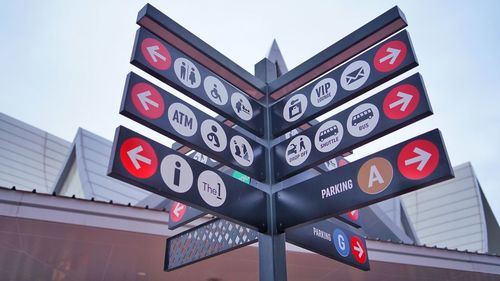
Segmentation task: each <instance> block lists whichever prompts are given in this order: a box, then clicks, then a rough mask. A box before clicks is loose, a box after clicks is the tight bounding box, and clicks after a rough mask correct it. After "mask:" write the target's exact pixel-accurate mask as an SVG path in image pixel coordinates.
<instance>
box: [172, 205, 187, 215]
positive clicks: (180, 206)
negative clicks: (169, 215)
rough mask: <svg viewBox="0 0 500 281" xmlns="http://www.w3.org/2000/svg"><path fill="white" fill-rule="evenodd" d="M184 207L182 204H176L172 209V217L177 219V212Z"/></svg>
mask: <svg viewBox="0 0 500 281" xmlns="http://www.w3.org/2000/svg"><path fill="white" fill-rule="evenodd" d="M185 207H186V206H184V205H183V204H181V203H177V204H176V205H175V207H174V215H175V216H176V217H179V215H180V214H179V212H180V211H182V210H183V209H184V208H185Z"/></svg>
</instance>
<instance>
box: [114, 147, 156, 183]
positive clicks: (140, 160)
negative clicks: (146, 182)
mask: <svg viewBox="0 0 500 281" xmlns="http://www.w3.org/2000/svg"><path fill="white" fill-rule="evenodd" d="M120 159H121V162H122V164H123V167H124V168H125V169H126V170H127V171H128V172H129V173H130V174H132V175H133V176H135V177H138V178H141V179H144V178H149V177H151V176H152V175H154V173H155V172H156V168H157V166H158V159H157V157H156V153H155V151H154V149H153V147H151V145H150V144H149V143H148V142H146V141H145V140H142V139H140V138H130V139H127V140H126V141H124V142H123V144H122V145H121V147H120Z"/></svg>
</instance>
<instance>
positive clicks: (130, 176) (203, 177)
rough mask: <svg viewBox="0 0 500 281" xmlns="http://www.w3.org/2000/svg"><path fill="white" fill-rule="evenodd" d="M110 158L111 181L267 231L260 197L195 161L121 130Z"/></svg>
mask: <svg viewBox="0 0 500 281" xmlns="http://www.w3.org/2000/svg"><path fill="white" fill-rule="evenodd" d="M112 155H113V156H112V159H111V162H110V166H109V171H108V174H109V175H110V176H111V177H114V178H116V179H119V180H122V181H124V182H127V183H129V184H132V185H135V186H137V187H140V188H142V189H145V190H147V191H151V192H154V193H156V194H158V195H161V196H165V197H167V198H169V199H172V200H176V201H179V202H182V203H186V204H188V205H191V206H193V207H196V208H197V209H201V210H204V211H206V212H209V213H213V214H217V215H218V216H220V217H224V218H227V219H228V220H235V221H238V222H239V223H243V224H246V225H247V226H249V227H252V228H255V229H259V230H265V229H266V227H267V223H266V214H265V205H266V194H265V193H264V192H262V191H260V190H258V189H254V188H250V187H249V186H248V185H247V184H244V183H242V182H241V181H239V180H236V179H234V178H232V177H230V176H228V175H225V174H223V173H221V172H218V171H213V170H212V169H210V168H209V167H207V166H205V165H203V164H201V163H199V162H198V161H196V160H193V159H191V158H189V157H186V156H184V155H182V154H179V153H178V152H176V151H174V150H172V149H170V148H168V147H165V146H163V145H161V144H159V143H157V142H155V141H152V140H150V139H148V138H145V137H143V136H141V135H139V134H137V133H134V132H133V131H131V130H129V129H127V128H124V127H119V128H117V130H116V134H115V140H114V142H113V152H112ZM242 210H244V211H242Z"/></svg>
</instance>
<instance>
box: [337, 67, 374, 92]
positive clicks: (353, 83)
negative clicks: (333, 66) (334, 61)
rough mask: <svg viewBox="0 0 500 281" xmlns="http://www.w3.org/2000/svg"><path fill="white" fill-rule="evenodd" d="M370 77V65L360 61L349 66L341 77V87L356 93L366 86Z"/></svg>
mask: <svg viewBox="0 0 500 281" xmlns="http://www.w3.org/2000/svg"><path fill="white" fill-rule="evenodd" d="M368 77H370V64H368V63H367V62H366V61H364V60H358V61H355V62H353V63H351V64H350V65H348V66H347V67H346V68H345V69H344V71H343V72H342V76H341V77H340V85H342V88H344V89H346V90H348V91H354V90H356V89H358V88H359V87H361V86H363V84H365V82H366V80H368Z"/></svg>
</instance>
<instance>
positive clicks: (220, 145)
mask: <svg viewBox="0 0 500 281" xmlns="http://www.w3.org/2000/svg"><path fill="white" fill-rule="evenodd" d="M200 133H201V138H202V139H203V141H204V142H205V144H206V145H207V146H208V147H209V148H210V149H211V150H214V151H217V152H221V151H223V150H224V149H226V146H227V137H226V132H224V129H223V128H222V127H221V125H219V123H217V122H216V121H214V120H212V119H207V120H205V121H203V122H202V123H201V127H200Z"/></svg>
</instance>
